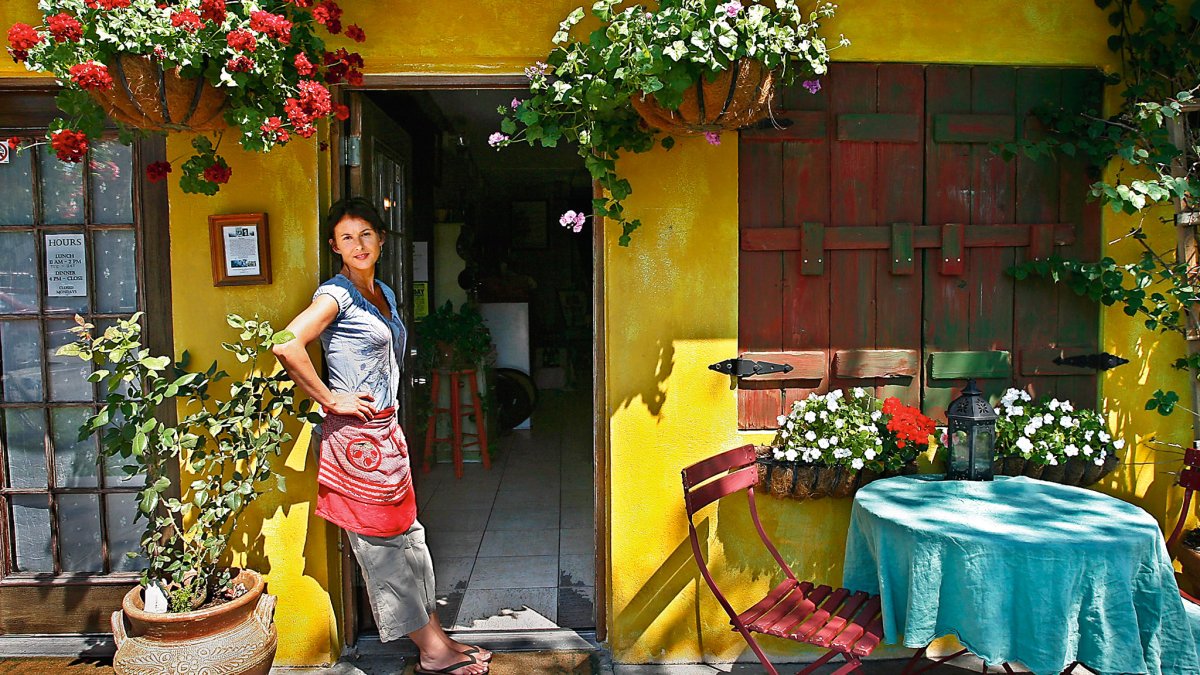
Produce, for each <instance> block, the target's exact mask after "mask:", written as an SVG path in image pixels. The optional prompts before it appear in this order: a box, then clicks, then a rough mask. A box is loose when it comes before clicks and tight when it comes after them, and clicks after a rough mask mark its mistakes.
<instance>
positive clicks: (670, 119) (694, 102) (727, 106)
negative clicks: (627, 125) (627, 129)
mask: <svg viewBox="0 0 1200 675" xmlns="http://www.w3.org/2000/svg"><path fill="white" fill-rule="evenodd" d="M774 92H775V73H773V72H772V71H770V70H767V69H766V67H764V66H763V65H762V63H760V62H758V61H755V60H754V59H739V60H738V61H737V62H736V63H734V64H733V65H732V66H731V67H730V68H729V69H728V70H724V71H722V72H720V73H719V74H717V77H716V79H714V80H713V81H711V82H709V81H706V80H704V79H701V81H699V82H697V83H696V84H695V85H694V86H693V87H692V88H691V89H689V90H688V91H686V92H684V94H683V101H682V102H681V103H680V104H679V109H678V110H669V109H667V108H664V107H663V106H661V105H659V103H658V100H657V99H655V98H654V95H653V94H644V95H640V96H633V97H631V98H630V103H631V104H632V105H633V109H634V110H636V111H637V113H638V115H640V116H641V118H642V119H643V120H645V121H646V124H649V125H650V126H652V127H654V128H655V129H660V130H662V131H665V132H667V133H670V134H682V135H689V134H702V133H705V132H708V131H732V130H735V129H741V128H742V127H746V126H749V125H751V124H754V123H755V122H758V121H759V120H761V119H763V118H764V117H766V116H767V114H768V113H769V112H770V111H771V99H772V97H773V96H774Z"/></svg>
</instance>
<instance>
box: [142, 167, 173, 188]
mask: <svg viewBox="0 0 1200 675" xmlns="http://www.w3.org/2000/svg"><path fill="white" fill-rule="evenodd" d="M169 173H171V163H170V162H151V163H150V164H148V165H146V178H147V179H149V180H150V182H151V183H160V182H162V181H164V180H166V179H167V174H169Z"/></svg>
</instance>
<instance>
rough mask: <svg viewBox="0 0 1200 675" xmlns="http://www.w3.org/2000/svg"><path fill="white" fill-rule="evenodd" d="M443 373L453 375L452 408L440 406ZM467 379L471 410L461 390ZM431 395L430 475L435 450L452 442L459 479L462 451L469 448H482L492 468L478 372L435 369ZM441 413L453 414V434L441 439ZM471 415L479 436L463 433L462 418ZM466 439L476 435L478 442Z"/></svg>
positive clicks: (486, 464)
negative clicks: (463, 382)
mask: <svg viewBox="0 0 1200 675" xmlns="http://www.w3.org/2000/svg"><path fill="white" fill-rule="evenodd" d="M443 373H445V374H446V375H449V376H450V407H449V408H440V407H438V403H439V402H440V401H439V399H438V395H439V394H440V393H441V388H442V377H441V376H442V374H443ZM464 379H465V380H466V381H467V383H468V384H469V385H470V388H471V408H469V409H467V410H463V409H462V392H461V390H460V388H459V387H460V385H461V384H462V381H463V380H464ZM429 396H430V399H431V400H432V401H433V410H432V411H431V412H430V413H429V427H428V429H426V431H425V471H426V472H429V470H430V469H432V468H433V456H434V451H435V450H436V448H437V444H438V443H442V442H448V443H450V450H451V453H452V455H453V457H454V477H455V478H462V475H463V455H462V451H463V448H464V447H467V446H471V445H478V446H479V456H480V457H481V458H482V459H483V468H485V469H491V468H492V460H491V458H490V457H488V447H487V422H486V420H484V418H483V407H482V406H481V404H480V400H479V381H478V380H477V379H476V377H475V370H474V369H465V370H442V369H438V370H434V371H433V386H432V388H431V391H430V394H429ZM440 413H449V415H450V435H449V436H447V437H444V438H439V437H438V435H437V422H438V415H439V414H440ZM469 415H474V417H475V433H470V432H464V431H463V430H462V418H463V416H469ZM463 436H473V437H474V438H475V440H472V441H467V442H466V443H464V442H463Z"/></svg>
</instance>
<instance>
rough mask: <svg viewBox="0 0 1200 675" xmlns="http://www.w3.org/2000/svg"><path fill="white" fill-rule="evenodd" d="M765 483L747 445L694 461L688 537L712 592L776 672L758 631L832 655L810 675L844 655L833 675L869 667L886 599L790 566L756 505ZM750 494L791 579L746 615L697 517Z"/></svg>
mask: <svg viewBox="0 0 1200 675" xmlns="http://www.w3.org/2000/svg"><path fill="white" fill-rule="evenodd" d="M757 482H758V466H757V465H756V464H755V456H754V446H752V445H744V446H742V447H740V448H735V449H733V450H726V451H725V452H722V453H720V454H718V455H714V456H712V457H709V458H708V459H706V460H703V461H700V462H697V463H695V464H692V465H691V466H689V467H687V468H685V469H684V470H683V500H684V505H685V506H686V508H687V515H688V532H689V536H690V538H691V541H692V554H693V555H694V556H695V557H696V564H697V565H699V566H700V574H702V575H703V576H704V581H705V582H707V583H708V587H709V588H711V589H712V592H713V595H715V596H717V601H718V602H720V603H721V606H722V607H724V608H725V612H726V613H728V614H729V618H730V623H731V624H733V629H734V630H736V631H737V632H738V633H741V635H742V637H743V638H745V640H746V642H747V643H748V644H749V645H750V649H752V650H754V654H755V655H756V656H758V660H759V661H761V662H762V664H763V667H764V668H766V669H767V672H768V673H770V675H779V671H777V670H775V666H773V665H771V662H770V660H768V659H767V657H766V655H765V654H763V651H762V648H761V647H759V646H758V642H757V641H755V639H754V636H753V635H752V633H760V634H763V635H771V636H774V637H778V638H783V639H785V640H794V641H796V642H801V643H805V644H810V645H814V646H816V647H822V648H824V649H826V650H828V651H827V652H826V653H825V654H824V655H822V656H821V658H819V659H817V660H816V661H815V662H813V663H812V664H810V665H809V666H808V667H806V668H804V669H803V670H801V671H799V673H797V675H807V674H808V673H811V672H812V671H814V670H816V669H817V668H819V667H820V666H821V665H823V664H824V663H825V662H826V661H828V660H829V659H831V658H833V657H834V656H836V655H837V654H841V655H842V657H843V658H844V659H845V660H846V664H845V665H844V666H842V667H841V668H838V669H837V670H836V671H834V672H833V674H832V675H843V674H844V673H849V672H852V671H855V670H858V669H859V668H861V667H862V657H864V656H867V655H868V654H870V653H871V652H872V651H874V649H875V647H877V646H878V645H879V642H880V639H881V638H882V636H883V616H882V615H881V613H880V609H879V607H880V605H879V596H878V595H867V594H866V593H863V592H857V593H852V592H850V591H848V590H846V589H844V588H831V587H829V586H824V585H822V586H817V585H816V584H814V583H813V582H811V581H799V580H798V579H796V575H795V574H794V573H793V572H792V569H791V568H790V567H788V564H787V563H786V562H784V561H783V557H782V556H781V555H779V551H778V549H776V548H775V545H774V544H772V543H771V540H770V538H768V537H767V533H766V532H765V531H764V530H763V526H762V523H761V522H760V521H759V519H758V509H757V507H756V505H755V502H754V485H755V483H757ZM742 491H745V493H746V499H747V500H748V501H749V504H750V517H751V518H752V519H753V520H754V527H755V528H756V529H757V530H758V536H759V538H761V539H762V543H763V545H764V546H766V548H767V550H768V551H770V553H771V556H772V557H773V558H775V562H777V563H778V564H779V568H780V569H781V570H782V571H783V574H784V579H783V582H782V583H780V584H779V585H778V586H776V587H775V588H773V589H771V591H770V592H769V593H767V595H766V597H764V598H763V599H762V600H759V601H758V602H756V603H755V604H754V605H753V606H752V607H750V608H749V609H747V610H745V611H743V612H741V613H740V614H739V613H737V612H735V611H734V610H733V607H732V606H731V605H730V604H729V601H728V600H726V599H725V595H724V594H723V593H721V590H720V589H719V588H718V587H717V584H716V582H715V581H713V577H712V574H710V573H709V571H708V565H707V564H706V563H705V561H704V554H703V553H702V552H701V550H700V538H699V535H697V533H696V524H695V521H694V518H693V517H694V515H695V513H696V512H697V511H699V510H700V509H702V508H704V507H705V506H708V505H709V504H712V503H713V502H715V501H717V500H719V499H721V498H722V497H726V496H729V495H732V494H733V493H735V492H742Z"/></svg>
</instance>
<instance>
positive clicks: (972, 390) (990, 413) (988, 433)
mask: <svg viewBox="0 0 1200 675" xmlns="http://www.w3.org/2000/svg"><path fill="white" fill-rule="evenodd" d="M946 422H947V425H948V429H947V435H948V436H949V439H948V440H949V445H950V447H949V450H950V458H949V461H948V463H947V464H948V466H947V468H946V477H947V478H950V479H955V480H991V479H992V461H993V460H994V459H995V456H996V411H995V410H993V409H992V404H990V403H988V400H987V398H985V397H984V395H983V392H981V391H979V388H978V387H976V386H975V380H967V387H966V388H965V389H963V391H962V395H961V396H959V397H958V398H956V399H954V402H953V403H951V404H950V407H949V408H947V409H946Z"/></svg>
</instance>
